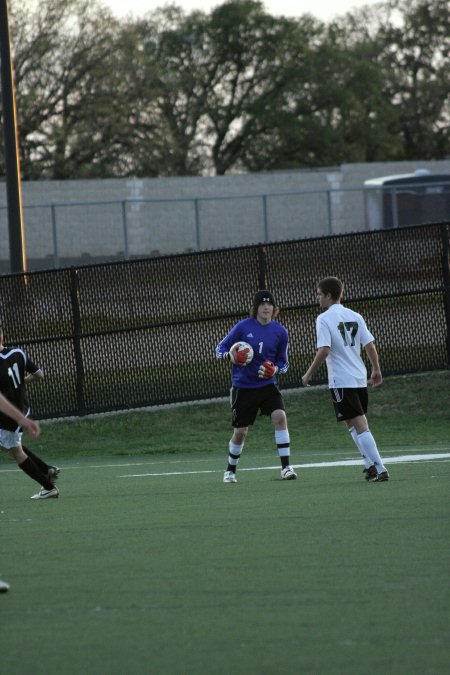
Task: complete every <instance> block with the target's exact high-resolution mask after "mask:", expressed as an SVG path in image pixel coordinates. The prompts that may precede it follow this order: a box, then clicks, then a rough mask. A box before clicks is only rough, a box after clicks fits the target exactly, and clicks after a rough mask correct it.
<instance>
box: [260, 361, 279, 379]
mask: <svg viewBox="0 0 450 675" xmlns="http://www.w3.org/2000/svg"><path fill="white" fill-rule="evenodd" d="M277 373H278V367H277V366H276V365H275V364H274V363H272V361H263V362H262V363H261V365H260V366H259V370H258V377H260V378H262V379H266V378H268V377H273V376H274V375H276V374H277Z"/></svg>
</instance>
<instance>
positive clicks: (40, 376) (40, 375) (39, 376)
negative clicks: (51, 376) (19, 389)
mask: <svg viewBox="0 0 450 675" xmlns="http://www.w3.org/2000/svg"><path fill="white" fill-rule="evenodd" d="M43 377H44V373H43V372H42V370H41V369H40V368H39V370H36V372H35V373H27V375H25V382H27V383H29V382H33V381H34V380H42V379H43Z"/></svg>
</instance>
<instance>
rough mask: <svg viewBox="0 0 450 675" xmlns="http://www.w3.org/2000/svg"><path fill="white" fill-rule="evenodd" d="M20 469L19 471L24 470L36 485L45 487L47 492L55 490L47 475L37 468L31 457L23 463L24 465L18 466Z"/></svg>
mask: <svg viewBox="0 0 450 675" xmlns="http://www.w3.org/2000/svg"><path fill="white" fill-rule="evenodd" d="M18 467H19V469H22V471H23V472H24V473H26V474H27V475H28V476H30V478H32V479H33V480H35V481H36V483H39V485H42V487H44V488H45V489H46V490H52V489H53V485H52V484H51V483H50V481H49V480H48V478H47V476H46V474H43V473H42V471H40V469H39V467H37V466H36V464H35V463H34V462H33V460H32V459H30V458H29V457H27V458H26V460H25V461H24V462H22V464H18Z"/></svg>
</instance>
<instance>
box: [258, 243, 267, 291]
mask: <svg viewBox="0 0 450 675" xmlns="http://www.w3.org/2000/svg"><path fill="white" fill-rule="evenodd" d="M265 288H267V262H266V249H265V248H264V246H258V289H260V290H264V289H265Z"/></svg>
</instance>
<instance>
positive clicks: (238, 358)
mask: <svg viewBox="0 0 450 675" xmlns="http://www.w3.org/2000/svg"><path fill="white" fill-rule="evenodd" d="M249 353H250V349H249V348H248V347H245V348H244V349H240V350H239V351H234V350H233V359H234V365H235V366H246V365H247V358H248V355H249Z"/></svg>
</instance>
